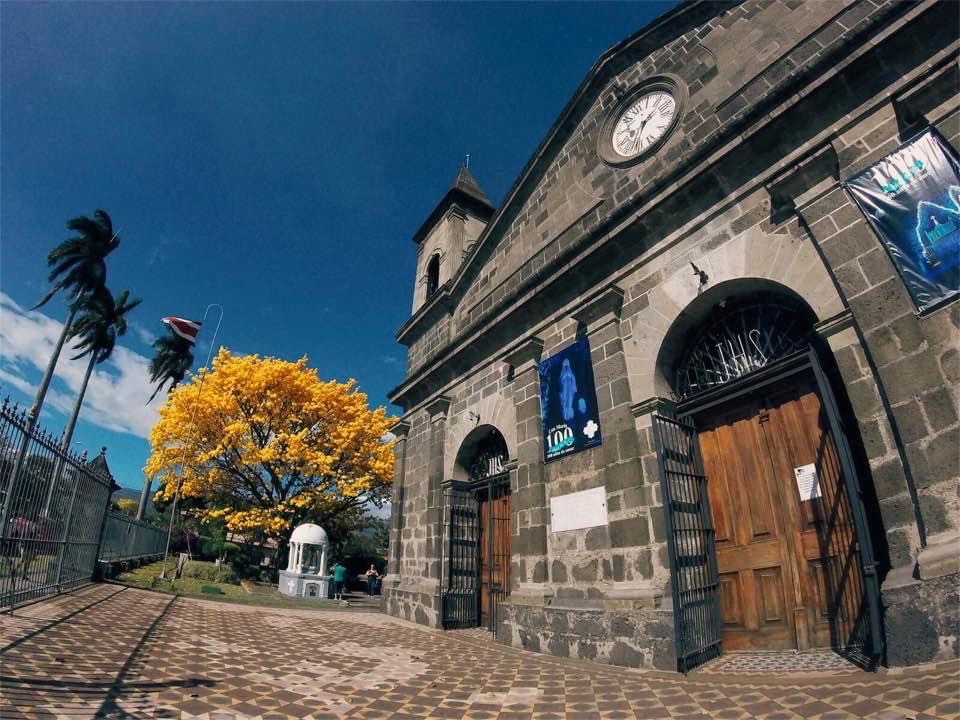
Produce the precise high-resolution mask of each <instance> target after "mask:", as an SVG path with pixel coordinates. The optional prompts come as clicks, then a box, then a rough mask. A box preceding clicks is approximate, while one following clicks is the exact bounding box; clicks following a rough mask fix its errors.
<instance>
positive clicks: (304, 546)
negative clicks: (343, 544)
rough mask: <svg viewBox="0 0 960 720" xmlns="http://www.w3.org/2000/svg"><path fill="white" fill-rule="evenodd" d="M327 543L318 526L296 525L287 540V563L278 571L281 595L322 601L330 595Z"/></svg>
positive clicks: (323, 532) (309, 524)
mask: <svg viewBox="0 0 960 720" xmlns="http://www.w3.org/2000/svg"><path fill="white" fill-rule="evenodd" d="M329 547H330V541H329V540H328V539H327V533H326V531H324V529H323V528H322V527H320V526H319V525H314V524H313V523H304V524H303V525H298V526H297V527H296V528H294V530H293V534H292V535H291V536H290V559H289V561H288V562H287V569H286V570H281V571H280V592H281V593H283V594H284V595H288V596H289V597H302V598H311V597H315V598H325V597H327V596H328V595H329V591H330V576H329V575H327V549H328V548H329Z"/></svg>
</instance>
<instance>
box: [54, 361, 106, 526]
mask: <svg viewBox="0 0 960 720" xmlns="http://www.w3.org/2000/svg"><path fill="white" fill-rule="evenodd" d="M96 364H97V353H96V352H91V353H90V362H89V363H87V372H86V373H85V374H84V376H83V384H81V385H80V392H78V393H77V399H76V402H74V403H73V412H72V413H71V414H70V420H69V421H68V422H67V427H66V429H64V431H63V440H61V441H60V454H59V455H58V456H57V464H56V466H55V467H54V470H53V476H52V477H51V478H50V487H49V488H47V500H46V502H45V503H44V504H43V516H44V517H47V514H48V513H49V512H50V501H51V500H52V499H53V490H54V488H55V487H56V486H57V483H59V482H60V474H61V473H62V472H63V463H64V458H65V457H66V456H67V453H68V452H69V451H70V441H71V440H73V431H74V429H75V428H76V427H77V418H78V417H79V416H80V407H81V406H82V405H83V396H84V395H86V394H87V384H88V383H89V382H90V375H91V374H92V373H93V366H94V365H96Z"/></svg>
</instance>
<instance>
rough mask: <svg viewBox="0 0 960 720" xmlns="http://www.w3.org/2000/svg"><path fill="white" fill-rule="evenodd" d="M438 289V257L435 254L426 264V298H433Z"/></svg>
mask: <svg viewBox="0 0 960 720" xmlns="http://www.w3.org/2000/svg"><path fill="white" fill-rule="evenodd" d="M438 287H440V255H439V254H436V255H434V256H433V257H432V258H430V262H428V263H427V298H430V297H432V296H433V294H434V293H435V292H436V291H437V288H438Z"/></svg>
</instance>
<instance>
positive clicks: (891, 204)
mask: <svg viewBox="0 0 960 720" xmlns="http://www.w3.org/2000/svg"><path fill="white" fill-rule="evenodd" d="M844 184H845V186H846V188H847V190H848V191H849V192H850V194H851V195H852V196H853V199H854V200H855V201H856V203H857V205H858V206H859V207H860V209H861V210H862V211H863V214H864V215H866V217H867V220H868V221H869V222H870V225H871V226H872V227H873V229H874V231H875V232H876V233H877V235H878V236H879V237H880V240H881V242H883V244H884V246H885V247H886V250H887V252H888V253H889V255H890V258H891V259H892V260H893V264H894V265H895V266H896V268H897V270H898V272H899V273H900V276H901V277H902V278H903V282H904V285H906V288H907V291H908V292H909V293H910V296H911V297H912V298H913V302H914V304H915V305H916V306H917V309H918V310H920V311H921V312H923V311H924V310H928V309H931V308H933V307H935V306H939V305H940V304H941V303H942V302H944V301H947V300H948V299H950V298H953V297H956V296H957V295H958V293H960V159H958V156H957V151H956V150H954V148H953V147H951V146H950V144H949V143H948V142H947V141H946V140H944V139H943V138H942V137H941V136H940V134H939V133H937V132H936V131H935V130H932V129H931V130H927V131H925V132H924V133H922V134H921V135H919V136H918V137H916V138H915V139H913V140H911V141H910V142H908V143H906V144H904V145H902V146H901V147H900V148H899V149H898V150H896V151H895V152H893V153H891V154H890V155H887V156H886V157H885V158H883V159H882V160H880V161H878V162H876V163H874V164H873V165H871V166H870V167H869V168H867V169H866V170H864V171H863V172H861V173H859V174H858V175H855V176H854V177H852V178H850V179H849V180H848V181H847V182H846V183H844Z"/></svg>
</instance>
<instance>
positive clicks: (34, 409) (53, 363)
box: [0, 303, 77, 535]
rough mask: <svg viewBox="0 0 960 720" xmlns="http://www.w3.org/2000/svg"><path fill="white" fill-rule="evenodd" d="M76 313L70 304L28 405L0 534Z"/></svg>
mask: <svg viewBox="0 0 960 720" xmlns="http://www.w3.org/2000/svg"><path fill="white" fill-rule="evenodd" d="M76 314H77V308H76V306H75V305H74V304H73V303H71V304H70V312H68V313H67V320H66V322H64V324H63V331H62V332H61V333H60V339H59V340H57V345H56V347H55V348H54V349H53V354H52V355H51V356H50V360H49V361H48V362H47V369H46V372H44V374H43V379H42V380H41V381H40V387H38V388H37V394H36V396H35V397H34V398H33V405H31V406H30V412H29V413H27V418H26V427H25V428H24V433H23V441H22V442H21V443H20V447H19V448H18V449H17V458H16V460H15V461H14V463H13V470H12V471H11V473H10V484H9V485H8V486H7V494H6V497H5V498H4V499H3V510H2V512H0V535H2V534H4V533H5V532H6V527H7V523H8V522H9V520H10V509H11V505H12V504H13V498H14V496H15V495H17V491H18V489H19V488H18V487H17V481H18V480H19V479H20V471H21V470H22V469H23V463H24V462H25V461H26V459H27V447H28V446H29V445H30V438H31V436H32V435H33V431H34V429H35V428H36V427H37V420H38V419H39V418H40V409H41V408H42V407H43V400H44V398H46V396H47V390H48V389H49V388H50V381H51V380H52V379H53V371H54V370H56V368H57V360H59V359H60V352H61V351H62V350H63V343H64V342H66V339H67V333H68V332H70V326H71V325H73V318H74V316H75V315H76Z"/></svg>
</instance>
